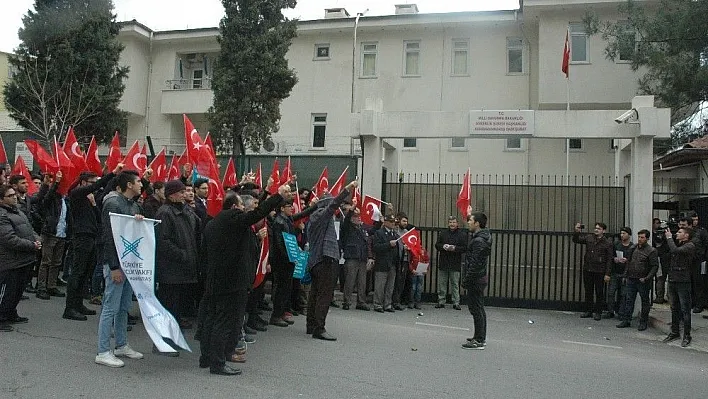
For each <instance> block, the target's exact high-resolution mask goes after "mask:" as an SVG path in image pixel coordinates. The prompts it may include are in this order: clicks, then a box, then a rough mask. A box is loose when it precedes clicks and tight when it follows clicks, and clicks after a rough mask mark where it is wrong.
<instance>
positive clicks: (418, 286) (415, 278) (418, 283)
mask: <svg viewBox="0 0 708 399" xmlns="http://www.w3.org/2000/svg"><path fill="white" fill-rule="evenodd" d="M423 281H425V276H424V275H416V274H414V275H412V276H411V293H410V302H409V304H411V303H414V304H416V305H417V304H419V303H420V300H421V296H422V295H423Z"/></svg>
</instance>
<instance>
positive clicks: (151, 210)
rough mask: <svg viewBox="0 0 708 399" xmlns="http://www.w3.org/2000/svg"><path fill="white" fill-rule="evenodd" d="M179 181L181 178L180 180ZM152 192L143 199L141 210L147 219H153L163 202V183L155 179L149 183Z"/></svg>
mask: <svg viewBox="0 0 708 399" xmlns="http://www.w3.org/2000/svg"><path fill="white" fill-rule="evenodd" d="M180 182H181V180H180ZM150 186H151V191H152V194H151V195H148V197H147V198H146V199H145V201H143V211H144V212H145V217H146V218H148V219H155V215H156V214H157V210H158V209H160V207H161V206H162V204H164V203H165V183H163V182H161V181H156V182H154V183H151V184H150Z"/></svg>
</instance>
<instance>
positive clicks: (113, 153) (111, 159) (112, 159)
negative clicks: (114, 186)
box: [106, 131, 123, 172]
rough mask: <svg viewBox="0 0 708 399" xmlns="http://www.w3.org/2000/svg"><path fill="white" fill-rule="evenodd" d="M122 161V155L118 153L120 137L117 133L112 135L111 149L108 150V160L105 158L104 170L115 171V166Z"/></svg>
mask: <svg viewBox="0 0 708 399" xmlns="http://www.w3.org/2000/svg"><path fill="white" fill-rule="evenodd" d="M122 160H123V154H121V152H120V136H119V135H118V132H117V131H116V133H115V134H114V135H113V140H111V147H110V150H108V158H106V169H108V171H109V172H112V171H113V170H115V168H116V166H118V164H119V163H120V162H121V161H122Z"/></svg>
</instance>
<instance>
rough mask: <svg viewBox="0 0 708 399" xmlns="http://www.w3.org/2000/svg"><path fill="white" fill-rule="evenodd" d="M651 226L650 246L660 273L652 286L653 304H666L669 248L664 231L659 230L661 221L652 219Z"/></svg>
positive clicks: (669, 260)
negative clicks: (656, 253)
mask: <svg viewBox="0 0 708 399" xmlns="http://www.w3.org/2000/svg"><path fill="white" fill-rule="evenodd" d="M651 225H652V230H651V231H652V233H651V245H652V247H654V248H656V250H657V252H658V255H659V270H660V271H661V273H658V272H657V275H656V282H655V284H654V293H655V296H656V298H654V303H657V304H662V303H666V302H667V300H666V276H667V275H668V274H669V266H670V265H671V252H669V246H668V244H666V237H665V236H664V230H663V229H662V228H661V219H659V218H654V219H653V220H652V222H651ZM659 274H661V275H659Z"/></svg>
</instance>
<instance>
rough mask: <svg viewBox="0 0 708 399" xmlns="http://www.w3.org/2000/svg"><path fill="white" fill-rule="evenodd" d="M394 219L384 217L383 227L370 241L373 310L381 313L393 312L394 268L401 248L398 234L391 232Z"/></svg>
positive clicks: (387, 216)
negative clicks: (373, 259)
mask: <svg viewBox="0 0 708 399" xmlns="http://www.w3.org/2000/svg"><path fill="white" fill-rule="evenodd" d="M395 223H396V218H394V217H393V215H386V217H385V218H384V221H383V226H382V227H381V228H380V229H378V230H376V232H375V233H374V237H373V239H372V245H371V247H372V251H373V252H374V256H375V261H374V310H375V311H377V312H379V313H383V312H391V313H393V312H395V310H393V306H391V297H392V296H393V285H394V283H395V281H396V267H397V265H398V262H399V261H398V254H399V246H403V244H402V243H401V242H399V241H398V238H399V237H398V234H396V232H395V231H394V230H393V229H394V227H395Z"/></svg>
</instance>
